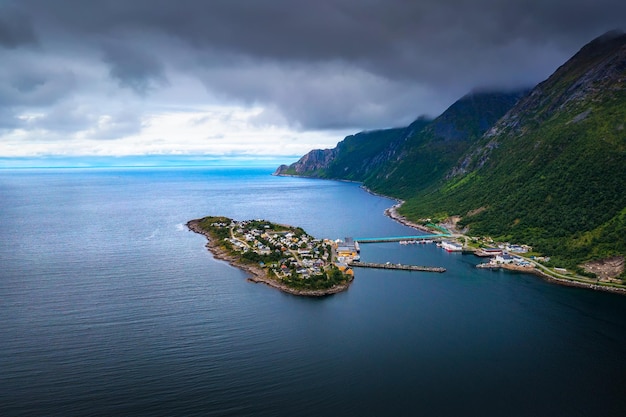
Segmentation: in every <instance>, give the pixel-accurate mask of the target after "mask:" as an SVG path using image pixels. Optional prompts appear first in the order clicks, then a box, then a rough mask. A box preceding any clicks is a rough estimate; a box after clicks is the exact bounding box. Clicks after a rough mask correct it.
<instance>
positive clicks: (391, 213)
mask: <svg viewBox="0 0 626 417" xmlns="http://www.w3.org/2000/svg"><path fill="white" fill-rule="evenodd" d="M363 188H364V189H365V190H366V191H367V192H369V193H371V194H374V195H379V194H376V193H373V192H371V191H370V190H368V189H367V188H365V187H363ZM383 197H386V196H383ZM396 201H397V203H396V204H394V205H393V206H392V207H390V208H388V209H386V210H385V216H387V217H389V218H391V219H393V220H395V221H397V222H398V223H400V224H403V225H405V226H408V227H412V228H414V229H417V230H421V231H426V232H430V233H432V230H430V229H428V228H427V227H424V226H422V225H420V224H416V223H414V222H412V221H410V220H408V219H407V218H406V217H404V216H402V215H400V214H399V213H398V208H399V207H400V206H401V205H402V204H403V203H404V201H402V200H398V199H396ZM504 269H508V270H511V271H516V272H520V273H524V274H532V275H535V276H536V277H539V278H541V279H543V280H544V281H548V282H551V283H554V284H558V285H564V286H566V287H578V288H586V289H590V290H595V291H605V292H611V293H614V294H621V295H626V289H625V288H619V287H611V286H607V285H601V284H593V283H587V282H580V281H574V280H569V279H566V278H557V277H553V276H552V275H548V274H546V273H545V272H543V271H541V270H540V269H539V268H532V269H529V268H524V269H520V268H506V267H505V268H504Z"/></svg>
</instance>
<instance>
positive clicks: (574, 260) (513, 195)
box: [276, 31, 626, 279]
mask: <svg viewBox="0 0 626 417" xmlns="http://www.w3.org/2000/svg"><path fill="white" fill-rule="evenodd" d="M491 94H492V95H491V96H489V95H484V94H483V95H481V94H478V95H468V96H465V97H463V98H461V99H460V100H459V101H457V102H456V103H454V104H453V105H452V106H450V108H448V109H447V110H446V111H445V112H444V113H442V115H440V116H439V117H438V118H435V119H434V120H432V121H424V123H423V125H421V126H420V127H421V128H420V129H419V130H418V131H414V132H413V133H412V134H411V135H408V136H407V135H404V136H402V135H399V136H396V137H394V138H388V140H387V142H385V143H384V144H383V143H382V142H383V141H382V140H379V141H378V142H375V141H374V140H373V139H376V138H375V137H372V134H371V133H370V136H369V137H367V135H366V136H363V134H362V133H363V132H362V133H361V134H357V135H354V136H353V137H354V138H357V139H358V140H361V139H363V138H364V137H365V139H369V140H370V142H368V141H367V140H366V141H361V143H360V146H361V147H362V148H363V147H365V148H367V146H369V145H370V144H371V142H374V143H378V144H379V145H381V147H382V149H383V150H384V151H385V152H386V153H385V152H381V150H380V149H376V150H374V148H371V149H370V151H371V152H370V153H369V154H368V155H367V156H368V158H369V159H368V160H375V159H376V158H379V160H380V161H379V163H378V165H376V166H375V167H372V168H371V169H369V170H368V169H364V170H363V169H362V170H360V171H359V170H357V171H354V170H352V168H353V167H354V166H356V165H358V164H359V163H362V162H363V161H364V159H362V158H361V157H360V156H359V155H357V154H350V152H351V149H353V148H358V147H359V144H352V148H347V147H345V146H339V145H338V146H337V147H336V148H334V150H329V151H328V153H327V154H326V155H327V158H326V159H325V160H324V163H323V164H320V166H319V167H318V168H315V169H312V168H311V169H309V170H308V171H307V170H306V169H305V170H304V171H303V173H296V175H304V176H317V177H321V178H336V179H351V180H355V181H361V182H363V183H364V185H365V186H367V187H368V188H370V189H372V190H373V191H375V192H377V193H381V194H385V195H389V196H392V197H397V198H401V199H403V200H405V204H404V205H403V206H402V207H401V208H400V209H399V212H400V213H401V214H402V215H403V216H406V217H407V218H409V219H412V220H418V219H421V218H427V217H428V218H435V219H440V220H442V219H444V218H446V217H450V216H459V217H460V218H461V220H460V223H459V224H460V225H461V226H462V227H465V228H468V229H469V230H470V233H471V234H474V235H490V236H494V237H498V238H499V239H503V240H515V241H518V242H523V243H527V244H530V245H532V246H534V247H535V248H536V249H537V251H538V252H541V253H545V254H550V255H551V256H552V257H553V259H554V262H558V263H560V264H562V265H565V266H568V267H573V268H579V270H581V269H580V265H583V264H585V263H588V262H590V261H594V260H602V259H609V258H611V257H616V256H617V257H621V258H622V259H623V258H624V257H625V256H626V192H624V190H626V168H625V167H626V130H625V126H624V124H625V121H626V34H624V33H623V32H619V31H612V32H608V33H606V34H604V35H602V36H600V37H598V38H596V39H594V40H592V41H591V42H589V43H588V44H587V45H585V46H583V47H582V48H581V49H580V50H579V51H578V52H577V53H576V54H575V55H574V56H572V58H570V59H569V60H568V61H567V62H565V63H564V64H563V65H561V66H560V67H559V68H557V69H556V70H555V72H554V73H553V74H552V75H551V76H550V77H548V78H547V79H546V80H544V81H542V82H541V83H539V84H537V86H535V87H534V88H533V89H531V90H530V91H529V92H527V93H526V94H520V93H519V92H518V93H517V96H515V95H514V94H513V96H506V95H504V94H503V95H501V96H499V95H498V94H502V93H491ZM509 94H511V93H509ZM505 97H508V98H507V99H505ZM513 97H515V100H513ZM472 100H477V101H476V103H478V104H477V105H476V106H475V107H472V106H469V107H464V106H468V103H472ZM513 101H514V102H513ZM461 109H462V110H463V111H460V110H461ZM481 121H482V123H481ZM459 132H460V133H459ZM388 133H389V132H388ZM359 135H361V136H359ZM374 136H375V135H374ZM349 138H350V137H349ZM347 139H348V138H346V139H345V140H344V141H342V142H345V141H346V140H347ZM357 139H352V140H351V141H354V142H357ZM383 145H384V146H383ZM361 153H362V154H367V151H363V150H361ZM336 161H344V162H350V164H347V165H346V166H345V167H342V169H343V171H342V170H341V169H333V164H334V163H335V162H336ZM299 162H300V161H299ZM305 162H306V161H305ZM303 166H306V164H304V165H303ZM291 169H292V166H290V167H287V168H284V167H283V168H282V169H279V170H277V172H276V173H277V174H278V175H280V174H284V173H288V171H289V170H291ZM348 173H356V174H354V175H348ZM348 177H349V178H348ZM621 274H622V275H621V276H622V278H624V279H626V274H625V273H624V272H622V273H621Z"/></svg>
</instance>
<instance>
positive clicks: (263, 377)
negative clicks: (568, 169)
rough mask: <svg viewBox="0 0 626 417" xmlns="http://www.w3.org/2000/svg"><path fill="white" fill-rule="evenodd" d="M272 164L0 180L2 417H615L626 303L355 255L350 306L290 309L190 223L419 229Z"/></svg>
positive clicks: (368, 201)
mask: <svg viewBox="0 0 626 417" xmlns="http://www.w3.org/2000/svg"><path fill="white" fill-rule="evenodd" d="M270 173H271V170H270V169H267V168H247V169H242V168H226V167H222V168H162V169H158V168H144V169H123V168H117V169H47V170H15V171H9V170H4V171H0V415H2V416H85V415H87V416H89V415H93V416H102V415H129V416H130V415H145V416H153V415H184V416H195V415H197V416H283V415H284V416H321V415H324V416H328V415H337V416H370V415H371V416H382V415H394V416H403V415H406V416H414V415H420V416H458V415H479V416H503V415H506V416H543V415H566V416H589V415H594V416H623V415H626V297H623V296H619V295H613V294H606V293H599V292H592V291H588V290H582V289H576V288H566V287H561V286H557V285H553V284H550V283H546V282H544V281H541V280H540V279H537V278H536V277H533V276H528V275H522V274H514V273H506V272H494V271H485V270H478V269H476V268H474V266H475V264H476V263H478V262H479V260H478V258H474V257H473V256H468V255H461V254H449V253H446V252H445V251H442V250H440V249H439V248H436V247H435V246H434V245H411V246H401V245H398V244H397V243H396V244H393V243H385V244H368V245H363V246H362V254H361V256H362V259H363V260H367V261H374V262H386V261H391V262H405V263H415V264H420V265H432V266H444V267H446V268H447V269H448V271H447V272H446V273H443V274H433V273H424V272H407V271H378V270H366V269H358V270H356V274H355V281H354V283H353V285H352V286H351V287H350V289H349V290H348V291H347V292H344V293H341V294H337V295H334V296H331V297H325V298H320V299H311V298H299V297H295V296H291V295H287V294H283V293H281V292H279V291H277V290H274V289H272V288H269V287H267V286H264V285H262V284H252V283H249V282H247V281H246V275H245V274H244V273H243V272H241V271H239V270H238V269H235V268H233V267H231V266H229V265H227V264H226V263H224V262H221V261H217V260H215V259H213V258H212V256H211V255H210V254H209V253H208V252H207V250H206V248H205V247H204V245H205V239H204V237H202V236H199V235H196V234H194V233H191V232H189V231H187V230H186V228H185V227H184V224H185V223H186V222H187V221H188V220H190V219H193V218H198V217H201V216H205V215H225V216H229V217H232V218H236V219H248V218H264V219H267V220H270V221H274V222H279V223H288V224H292V225H298V226H302V227H303V228H304V229H305V230H306V231H307V232H309V233H311V234H313V235H315V236H318V237H329V238H343V237H344V236H360V237H368V236H369V237H378V236H389V235H406V234H411V233H412V231H411V230H410V229H408V228H406V227H404V226H401V225H399V224H397V223H395V222H393V221H391V220H389V219H388V218H386V217H384V216H383V211H384V209H385V208H386V207H389V206H390V205H392V204H393V201H391V200H389V199H385V198H381V197H376V196H372V195H370V194H367V193H366V192H364V191H363V190H361V189H360V188H359V187H358V185H356V184H350V183H341V182H334V181H321V180H310V179H299V178H282V177H272V176H271V175H270Z"/></svg>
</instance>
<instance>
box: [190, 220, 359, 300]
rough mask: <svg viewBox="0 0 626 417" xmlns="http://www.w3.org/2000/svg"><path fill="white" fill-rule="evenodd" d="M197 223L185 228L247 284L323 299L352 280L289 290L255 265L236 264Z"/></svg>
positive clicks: (232, 257)
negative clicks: (242, 275) (239, 272)
mask: <svg viewBox="0 0 626 417" xmlns="http://www.w3.org/2000/svg"><path fill="white" fill-rule="evenodd" d="M198 223H199V219H195V220H190V221H188V222H187V224H186V226H187V228H188V229H189V230H191V231H192V232H194V233H197V234H199V235H202V236H204V237H206V238H207V244H206V245H205V247H206V248H207V249H208V250H209V252H211V254H212V255H213V257H214V258H215V259H219V260H220V261H225V262H227V263H228V264H229V265H230V266H232V267H235V268H237V269H240V270H242V271H244V272H246V273H247V274H248V275H249V277H248V278H247V280H248V281H249V282H254V283H263V284H265V285H268V286H270V287H272V288H276V289H278V290H280V291H282V292H285V293H288V294H291V295H297V296H302V297H325V296H327V295H332V294H337V293H340V292H342V291H345V290H347V289H348V288H349V287H350V284H352V281H353V280H354V278H351V279H350V280H349V281H348V282H346V283H345V284H343V285H336V286H334V287H332V288H327V289H324V290H300V289H296V288H291V287H289V286H287V285H284V284H281V283H280V282H277V281H275V280H273V279H271V278H269V277H268V276H267V272H266V271H265V270H264V269H262V268H259V267H257V266H256V265H253V264H242V263H241V262H238V260H237V258H236V257H234V256H232V255H230V254H228V253H227V252H226V251H224V250H223V249H222V248H220V247H219V246H218V245H216V244H215V242H214V239H213V238H211V235H210V234H209V233H208V232H206V231H205V230H202V229H201V228H200V227H198Z"/></svg>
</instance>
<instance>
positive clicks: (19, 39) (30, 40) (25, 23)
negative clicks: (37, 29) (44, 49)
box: [0, 6, 37, 49]
mask: <svg viewBox="0 0 626 417" xmlns="http://www.w3.org/2000/svg"><path fill="white" fill-rule="evenodd" d="M0 9H1V10H2V13H1V14H0V47H5V48H11V49H12V48H17V47H19V46H23V45H28V44H35V43H36V41H37V39H36V36H35V33H34V31H33V28H32V25H31V22H30V19H29V18H28V15H26V14H25V13H23V12H21V11H19V10H16V9H14V8H12V7H5V8H1V6H0Z"/></svg>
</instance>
